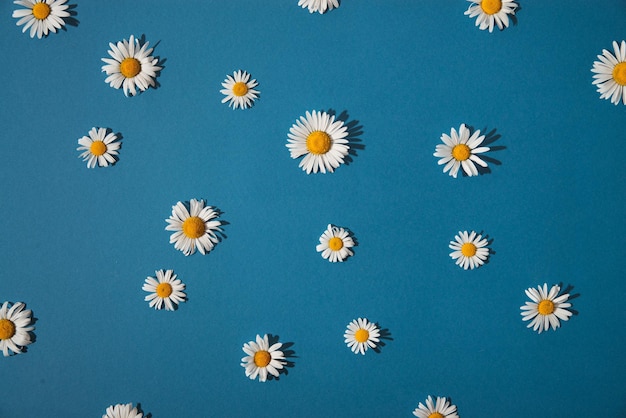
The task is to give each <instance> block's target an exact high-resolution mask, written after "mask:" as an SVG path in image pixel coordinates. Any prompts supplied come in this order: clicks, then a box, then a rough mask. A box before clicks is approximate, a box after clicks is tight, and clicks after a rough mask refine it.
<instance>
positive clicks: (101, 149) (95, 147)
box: [89, 141, 107, 157]
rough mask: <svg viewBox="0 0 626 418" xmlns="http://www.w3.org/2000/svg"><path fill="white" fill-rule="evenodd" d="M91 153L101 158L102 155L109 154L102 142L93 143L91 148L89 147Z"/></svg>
mask: <svg viewBox="0 0 626 418" xmlns="http://www.w3.org/2000/svg"><path fill="white" fill-rule="evenodd" d="M89 152H91V153H92V154H93V155H95V156H97V157H99V156H101V155H102V154H104V153H105V152H107V146H106V144H105V143H104V142H102V141H93V142H92V143H91V146H90V147H89Z"/></svg>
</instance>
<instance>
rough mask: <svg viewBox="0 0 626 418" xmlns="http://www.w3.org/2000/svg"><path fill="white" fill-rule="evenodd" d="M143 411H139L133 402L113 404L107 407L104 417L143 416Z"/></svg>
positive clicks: (140, 417)
mask: <svg viewBox="0 0 626 418" xmlns="http://www.w3.org/2000/svg"><path fill="white" fill-rule="evenodd" d="M142 417H143V413H141V412H139V411H138V410H137V408H136V407H133V404H132V403H127V404H121V403H118V404H117V405H111V406H109V407H108V408H107V411H106V414H104V415H102V418H142Z"/></svg>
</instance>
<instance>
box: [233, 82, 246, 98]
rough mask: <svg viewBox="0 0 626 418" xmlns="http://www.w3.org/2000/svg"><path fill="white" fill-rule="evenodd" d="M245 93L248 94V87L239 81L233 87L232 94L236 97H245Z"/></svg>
mask: <svg viewBox="0 0 626 418" xmlns="http://www.w3.org/2000/svg"><path fill="white" fill-rule="evenodd" d="M247 92H248V85H247V84H246V83H244V82H243V81H239V82H237V83H235V85H234V86H233V94H234V95H235V96H238V97H241V96H245V95H246V93H247Z"/></svg>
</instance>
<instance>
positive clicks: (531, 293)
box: [520, 283, 572, 334]
mask: <svg viewBox="0 0 626 418" xmlns="http://www.w3.org/2000/svg"><path fill="white" fill-rule="evenodd" d="M560 291H561V288H560V287H559V286H557V285H554V286H552V287H551V288H550V291H549V292H548V284H547V283H544V284H543V287H542V286H537V288H536V289H535V288H533V287H531V288H529V289H526V295H527V296H528V297H529V298H530V299H531V300H532V302H526V304H525V305H524V306H522V307H520V309H521V310H522V312H521V314H522V320H523V321H530V320H531V319H532V321H531V322H530V323H529V324H528V326H527V328H530V327H533V331H537V332H538V333H539V334H541V333H542V332H543V331H547V330H548V329H549V328H550V327H552V329H554V330H555V329H557V328H558V327H560V326H561V323H560V322H559V319H560V320H561V321H567V320H568V319H569V317H570V316H572V313H571V312H570V311H568V310H567V308H569V307H571V306H572V304H571V303H568V302H567V300H568V299H569V293H565V294H562V295H560V296H559V292H560Z"/></svg>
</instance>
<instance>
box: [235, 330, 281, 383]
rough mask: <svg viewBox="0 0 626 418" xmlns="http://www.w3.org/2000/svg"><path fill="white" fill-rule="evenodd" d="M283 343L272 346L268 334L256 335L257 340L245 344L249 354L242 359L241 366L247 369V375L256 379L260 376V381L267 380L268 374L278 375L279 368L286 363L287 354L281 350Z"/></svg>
mask: <svg viewBox="0 0 626 418" xmlns="http://www.w3.org/2000/svg"><path fill="white" fill-rule="evenodd" d="M282 346H283V344H282V343H278V342H277V343H276V344H272V346H270V343H269V337H268V336H267V334H265V335H264V336H263V338H261V336H260V335H257V336H256V342H254V341H250V342H247V343H245V344H244V345H243V351H244V352H245V353H246V354H247V355H246V356H245V357H244V358H242V359H241V361H242V363H241V367H244V368H245V369H246V376H247V377H249V378H250V379H252V380H254V379H256V377H257V376H259V381H260V382H265V381H266V380H267V374H268V373H270V374H271V375H272V376H274V377H278V374H279V372H278V370H279V369H282V368H283V367H284V365H285V364H286V362H285V361H284V360H285V355H284V353H283V352H282V351H280V350H279V348H280V347H282Z"/></svg>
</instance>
